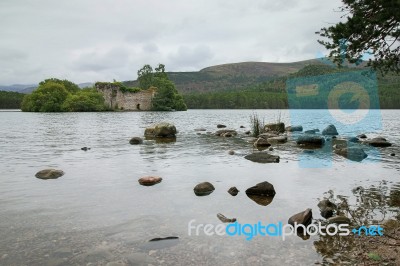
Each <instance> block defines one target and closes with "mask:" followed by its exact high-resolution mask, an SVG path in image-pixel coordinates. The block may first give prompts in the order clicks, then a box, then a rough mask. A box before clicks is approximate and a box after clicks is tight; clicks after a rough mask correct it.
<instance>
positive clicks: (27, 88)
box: [0, 82, 94, 94]
mask: <svg viewBox="0 0 400 266" xmlns="http://www.w3.org/2000/svg"><path fill="white" fill-rule="evenodd" d="M93 85H94V83H93V82H85V83H79V84H78V86H79V88H81V89H83V88H86V87H91V86H93ZM37 86H38V85H37V84H14V85H8V86H2V85H0V91H13V92H19V93H24V94H29V93H31V92H32V91H34V90H35V89H36V88H37Z"/></svg>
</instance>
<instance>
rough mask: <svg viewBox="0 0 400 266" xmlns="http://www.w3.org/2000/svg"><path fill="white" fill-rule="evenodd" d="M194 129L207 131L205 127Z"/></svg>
mask: <svg viewBox="0 0 400 266" xmlns="http://www.w3.org/2000/svg"><path fill="white" fill-rule="evenodd" d="M194 131H207V129H205V128H195V129H194Z"/></svg>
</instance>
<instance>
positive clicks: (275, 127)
mask: <svg viewBox="0 0 400 266" xmlns="http://www.w3.org/2000/svg"><path fill="white" fill-rule="evenodd" d="M264 131H265V132H268V131H276V132H279V133H283V132H285V124H284V123H282V122H280V123H272V124H266V125H265V126H264Z"/></svg>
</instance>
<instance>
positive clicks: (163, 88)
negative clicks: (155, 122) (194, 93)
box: [138, 64, 187, 111]
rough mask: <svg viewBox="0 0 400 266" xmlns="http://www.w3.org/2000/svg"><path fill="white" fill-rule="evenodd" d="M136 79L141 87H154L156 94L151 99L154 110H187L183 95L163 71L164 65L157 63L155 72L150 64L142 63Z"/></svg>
mask: <svg viewBox="0 0 400 266" xmlns="http://www.w3.org/2000/svg"><path fill="white" fill-rule="evenodd" d="M138 81H139V87H140V88H142V89H148V88H150V87H155V88H156V95H155V96H154V98H153V100H152V105H153V107H152V109H153V110H154V111H171V110H176V111H186V110H187V106H186V104H185V102H184V100H183V97H182V96H181V95H180V94H179V92H178V91H177V89H176V88H175V84H174V83H173V82H172V81H171V80H170V79H169V77H168V75H167V73H166V72H165V65H163V64H158V66H157V67H156V68H155V72H153V68H152V67H151V66H150V65H144V66H143V67H142V68H141V69H139V71H138Z"/></svg>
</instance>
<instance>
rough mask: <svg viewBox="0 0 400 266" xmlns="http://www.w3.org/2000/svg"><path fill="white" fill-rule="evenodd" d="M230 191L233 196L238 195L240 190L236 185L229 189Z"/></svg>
mask: <svg viewBox="0 0 400 266" xmlns="http://www.w3.org/2000/svg"><path fill="white" fill-rule="evenodd" d="M228 193H229V194H231V195H232V196H236V195H237V194H238V193H239V190H238V189H237V188H236V187H231V188H230V189H229V190H228Z"/></svg>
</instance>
